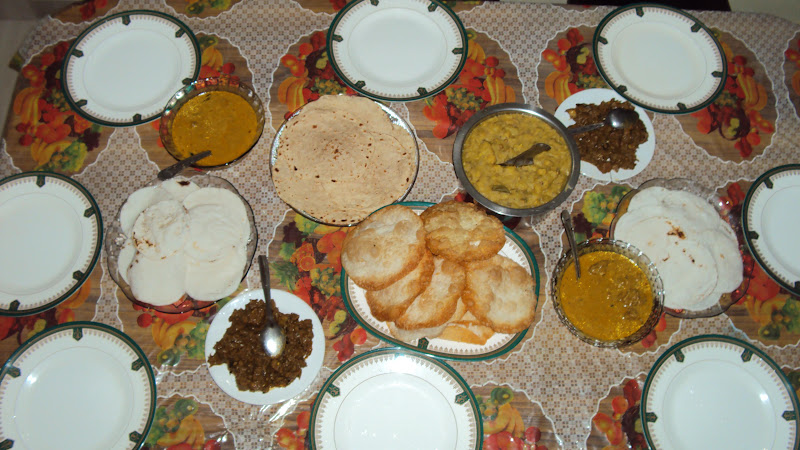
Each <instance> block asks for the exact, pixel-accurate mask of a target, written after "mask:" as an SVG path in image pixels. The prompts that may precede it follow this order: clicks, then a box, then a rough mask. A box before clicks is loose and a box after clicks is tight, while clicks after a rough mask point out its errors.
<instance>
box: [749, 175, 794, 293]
mask: <svg viewBox="0 0 800 450" xmlns="http://www.w3.org/2000/svg"><path fill="white" fill-rule="evenodd" d="M798 197H800V164H787V165H783V166H779V167H775V168H773V169H770V170H768V171H767V172H765V173H764V174H762V175H761V176H759V177H758V179H756V181H755V182H753V184H752V185H750V189H748V191H747V195H746V196H745V200H744V206H743V207H742V226H743V228H744V240H745V242H746V243H747V247H748V249H749V250H750V253H751V254H752V255H753V257H754V258H755V260H756V261H758V264H759V265H760V266H761V268H762V269H764V272H766V273H767V274H768V275H769V276H770V277H771V278H772V279H773V280H775V281H776V282H777V283H778V284H779V285H780V286H781V287H782V288H784V289H786V290H787V291H789V292H790V293H792V294H794V295H800V239H798V238H797V233H796V231H795V227H796V224H797V221H798V219H800V212H798V209H797V199H798Z"/></svg>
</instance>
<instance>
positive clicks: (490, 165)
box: [453, 103, 580, 217]
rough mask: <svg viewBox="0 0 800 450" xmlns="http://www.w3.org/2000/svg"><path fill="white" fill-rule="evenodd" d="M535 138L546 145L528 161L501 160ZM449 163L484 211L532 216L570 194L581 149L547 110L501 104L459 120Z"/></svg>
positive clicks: (520, 104) (522, 105)
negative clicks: (459, 126) (512, 162)
mask: <svg viewBox="0 0 800 450" xmlns="http://www.w3.org/2000/svg"><path fill="white" fill-rule="evenodd" d="M538 143H542V144H547V145H548V146H549V147H550V148H549V149H548V150H547V151H544V152H542V153H539V154H538V155H536V156H534V157H533V159H532V161H529V164H525V165H520V166H516V165H509V166H505V165H501V163H504V162H506V161H508V160H510V159H511V158H513V157H516V156H518V155H520V154H522V153H523V152H525V151H526V150H528V149H529V148H531V147H532V146H533V145H534V144H538ZM453 167H454V169H455V172H456V176H457V177H458V180H459V181H460V182H461V184H462V185H463V186H464V189H465V190H466V191H467V192H468V193H469V194H470V195H471V196H472V198H474V199H475V200H476V201H477V202H478V203H480V204H481V205H483V206H484V207H485V208H487V209H488V210H490V211H492V212H495V213H497V214H501V215H504V216H512V217H526V216H535V215H540V214H544V213H546V212H548V211H551V210H553V209H554V208H555V207H557V206H558V205H560V204H561V203H563V202H564V200H566V199H567V197H569V195H570V193H571V192H572V191H573V189H574V188H575V185H576V184H577V183H578V177H579V175H580V152H579V150H578V146H577V144H576V143H575V140H574V139H573V138H572V136H570V134H569V133H568V132H567V128H566V127H565V126H564V124H563V123H561V121H559V120H558V119H557V118H556V117H555V116H553V115H552V114H550V113H549V112H547V111H545V110H543V109H541V108H537V107H534V106H531V105H527V104H522V103H501V104H497V105H492V106H489V107H487V108H485V109H483V110H481V111H479V112H477V113H475V115H473V116H472V117H471V118H470V119H469V120H467V122H466V123H464V125H463V126H462V127H461V129H460V130H459V131H458V133H457V134H456V138H455V141H454V143H453Z"/></svg>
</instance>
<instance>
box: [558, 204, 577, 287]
mask: <svg viewBox="0 0 800 450" xmlns="http://www.w3.org/2000/svg"><path fill="white" fill-rule="evenodd" d="M561 223H562V224H564V231H566V232H567V241H569V251H570V253H572V257H573V258H574V259H575V279H578V280H579V279H580V278H581V265H580V263H578V253H577V251H578V246H577V245H575V233H574V231H573V230H572V216H570V215H569V213H568V212H567V210H566V209H562V210H561Z"/></svg>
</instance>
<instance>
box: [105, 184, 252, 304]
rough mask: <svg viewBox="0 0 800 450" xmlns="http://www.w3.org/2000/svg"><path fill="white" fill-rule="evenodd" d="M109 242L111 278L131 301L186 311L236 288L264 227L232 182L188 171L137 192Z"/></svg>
mask: <svg viewBox="0 0 800 450" xmlns="http://www.w3.org/2000/svg"><path fill="white" fill-rule="evenodd" d="M105 244H106V245H105V249H106V255H107V257H108V270H109V273H110V274H111V278H112V279H113V280H114V281H115V282H116V283H117V285H118V286H119V288H120V289H121V290H122V292H123V293H124V294H125V296H126V297H128V299H129V300H130V301H132V302H133V303H134V304H137V305H139V306H142V307H146V308H152V309H155V310H157V311H160V312H165V313H181V312H186V311H190V310H194V309H200V308H204V307H207V306H210V305H212V304H213V303H215V302H217V301H219V300H221V299H223V298H225V297H228V296H230V295H232V294H234V293H235V292H237V290H238V289H239V285H240V283H241V281H242V279H243V278H244V277H245V275H246V274H247V271H248V270H249V269H250V264H251V263H252V260H253V255H254V254H255V250H256V246H257V244H258V232H257V230H256V227H255V217H254V215H253V210H252V209H251V208H250V205H249V204H248V202H247V201H246V200H245V199H244V198H243V197H242V196H241V195H240V194H239V192H238V191H237V190H236V188H235V187H234V186H233V185H232V184H231V183H229V182H228V181H227V180H225V179H223V178H220V177H216V176H212V175H208V174H205V173H202V172H197V171H193V170H185V171H183V172H182V173H181V174H180V175H178V176H176V177H174V178H171V179H169V180H166V181H160V180H155V181H153V182H150V183H148V184H147V185H145V186H144V187H142V188H140V189H137V190H136V191H134V192H133V193H132V194H131V195H130V196H129V197H128V198H127V199H126V200H125V202H124V203H123V204H122V206H121V207H120V209H119V211H118V213H117V215H116V217H115V218H114V221H113V222H112V223H111V225H110V227H109V228H108V234H107V236H106V239H105Z"/></svg>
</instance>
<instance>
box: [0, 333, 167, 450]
mask: <svg viewBox="0 0 800 450" xmlns="http://www.w3.org/2000/svg"><path fill="white" fill-rule="evenodd" d="M155 406H156V384H155V377H154V376H153V369H152V368H151V367H150V363H149V362H148V360H147V355H145V354H144V352H143V351H142V349H141V348H139V346H138V345H137V344H136V342H134V341H133V339H131V338H130V337H128V336H127V335H126V334H125V333H123V332H121V331H119V330H117V329H116V328H112V327H110V326H108V325H104V324H101V323H95V322H69V323H65V324H62V325H58V326H56V327H53V328H50V329H47V330H45V331H42V332H41V333H39V334H37V335H36V336H34V337H33V338H31V339H30V340H28V341H27V342H25V343H24V344H23V345H22V346H21V347H20V348H18V349H17V350H16V351H15V352H14V354H13V355H11V357H10V358H9V359H8V361H6V363H5V365H4V366H3V370H2V372H0V436H2V437H3V439H4V441H3V444H4V445H6V444H8V442H9V441H11V442H13V444H12V445H13V448H14V450H17V449H41V448H64V449H67V448H102V449H136V448H140V447H141V446H142V444H143V443H144V441H145V438H147V433H148V432H149V431H150V425H151V424H152V422H153V416H154V414H155ZM4 448H11V446H8V447H4Z"/></svg>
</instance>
